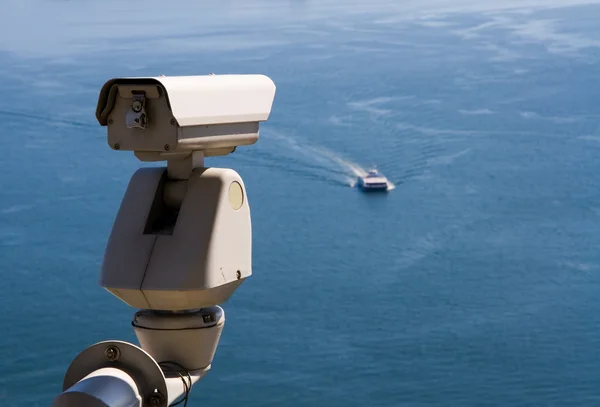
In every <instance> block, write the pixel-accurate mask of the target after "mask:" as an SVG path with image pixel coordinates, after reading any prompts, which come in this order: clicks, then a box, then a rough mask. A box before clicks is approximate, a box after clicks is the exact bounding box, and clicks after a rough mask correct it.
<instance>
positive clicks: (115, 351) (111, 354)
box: [104, 346, 121, 362]
mask: <svg viewBox="0 0 600 407" xmlns="http://www.w3.org/2000/svg"><path fill="white" fill-rule="evenodd" d="M104 356H106V359H108V360H109V361H110V362H114V361H116V360H118V359H119V357H120V356H121V351H120V350H119V348H117V347H116V346H109V347H108V348H106V350H105V351H104Z"/></svg>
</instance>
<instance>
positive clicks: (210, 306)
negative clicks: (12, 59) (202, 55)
mask: <svg viewBox="0 0 600 407" xmlns="http://www.w3.org/2000/svg"><path fill="white" fill-rule="evenodd" d="M274 96H275V85H274V83H273V82H272V81H271V79H269V78H268V77H266V76H263V75H213V74H211V75H207V76H181V77H165V76H159V77H154V78H120V79H111V80H109V81H108V82H106V84H105V85H104V86H103V87H102V89H101V91H100V96H99V99H98V107H97V110H96V118H97V119H98V121H99V122H100V124H101V125H102V126H107V127H108V129H107V132H108V143H109V145H110V146H111V147H112V148H113V149H115V150H127V151H133V152H134V154H135V155H136V157H137V158H138V159H140V160H141V161H167V165H166V166H164V167H150V168H141V169H138V170H137V171H136V172H135V174H134V175H133V176H132V177H131V180H130V182H129V185H128V187H127V190H126V192H125V196H124V197H123V200H122V201H121V206H120V208H119V211H118V213H117V216H116V218H115V221H114V224H113V227H112V231H111V233H110V237H109V239H108V243H107V246H106V250H105V252H104V259H103V261H102V266H101V272H100V285H101V286H102V287H104V288H105V289H106V290H108V291H109V292H111V293H112V294H114V295H115V296H116V297H118V298H119V299H121V300H122V301H123V302H125V303H126V304H128V305H130V306H131V307H134V308H137V309H138V311H137V312H136V313H135V316H134V318H133V321H132V325H133V329H134V332H135V335H136V336H137V338H138V340H139V342H140V346H141V347H138V346H136V345H134V344H130V343H128V342H123V341H114V340H113V341H103V342H99V343H96V344H94V345H92V346H90V347H88V348H87V349H86V350H84V351H83V352H81V353H80V354H79V355H77V357H76V358H75V359H74V360H73V361H72V362H71V365H70V366H69V368H68V369H67V373H66V374H65V378H64V382H63V393H61V394H60V395H59V396H58V397H57V398H56V399H55V401H54V404H53V406H54V407H64V406H74V405H86V406H90V407H94V406H111V407H112V406H115V407H116V406H117V405H119V406H121V405H128V406H142V405H143V406H154V407H167V406H169V405H172V404H173V405H176V404H178V403H179V402H181V401H183V400H187V397H188V395H189V391H190V389H191V387H192V386H193V385H194V383H196V382H197V381H198V380H200V378H202V377H203V376H204V375H205V374H206V373H207V372H208V370H209V369H210V367H211V365H212V362H213V358H214V356H215V352H216V350H217V346H218V343H219V339H220V336H221V332H222V330H223V326H224V324H225V313H224V310H223V308H221V307H220V305H219V304H222V303H223V302H225V301H227V300H228V299H229V297H230V296H231V295H232V294H233V292H234V291H235V290H236V288H237V287H239V286H240V284H242V282H243V281H245V279H246V278H248V277H249V276H250V275H251V274H252V228H251V222H250V207H249V206H248V197H247V194H246V188H245V186H244V182H243V181H242V178H241V177H240V175H239V174H238V173H237V172H235V171H234V170H232V169H228V168H208V167H205V166H204V157H205V156H207V157H210V156H218V155H227V154H229V153H231V152H233V151H234V150H235V148H236V147H237V146H242V145H250V144H253V143H255V142H256V141H257V139H258V129H259V122H262V121H266V120H267V119H268V117H269V114H270V112H271V105H272V103H273V99H274ZM181 397H183V399H180V398H181ZM177 400H179V401H177Z"/></svg>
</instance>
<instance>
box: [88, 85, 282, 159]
mask: <svg viewBox="0 0 600 407" xmlns="http://www.w3.org/2000/svg"><path fill="white" fill-rule="evenodd" d="M274 97H275V84H274V83H273V81H272V80H271V79H270V78H268V77H267V76H264V75H213V74H211V75H197V76H170V77H168V76H158V77H146V78H143V77H139V78H115V79H111V80H109V81H107V82H106V83H105V84H104V86H103V87H102V90H101V91H100V96H99V98H98V105H97V108H96V118H97V119H98V122H99V123H100V125H102V126H108V144H109V146H110V147H111V148H112V149H115V150H126V151H134V152H135V155H136V156H137V157H138V159H140V160H141V161H161V160H166V159H168V158H170V157H173V156H174V155H187V154H189V153H190V152H192V151H203V153H204V156H206V157H208V156H218V155H227V154H229V153H231V152H233V151H234V150H235V148H236V147H237V146H242V145H250V144H254V143H255V142H256V141H257V140H258V136H259V122H261V121H266V120H267V119H268V118H269V115H270V113H271V107H272V105H273V99H274Z"/></svg>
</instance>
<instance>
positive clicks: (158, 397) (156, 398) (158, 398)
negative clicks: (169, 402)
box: [148, 393, 164, 407]
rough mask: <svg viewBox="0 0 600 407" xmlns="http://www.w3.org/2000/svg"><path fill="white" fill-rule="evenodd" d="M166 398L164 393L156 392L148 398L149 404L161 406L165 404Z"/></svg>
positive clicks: (155, 406) (156, 406)
mask: <svg viewBox="0 0 600 407" xmlns="http://www.w3.org/2000/svg"><path fill="white" fill-rule="evenodd" d="M163 401H164V398H163V396H162V394H160V393H155V394H153V395H152V396H150V397H149V398H148V404H149V405H150V406H152V407H159V406H160V405H162V404H163Z"/></svg>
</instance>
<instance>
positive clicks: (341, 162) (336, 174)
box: [263, 130, 396, 191]
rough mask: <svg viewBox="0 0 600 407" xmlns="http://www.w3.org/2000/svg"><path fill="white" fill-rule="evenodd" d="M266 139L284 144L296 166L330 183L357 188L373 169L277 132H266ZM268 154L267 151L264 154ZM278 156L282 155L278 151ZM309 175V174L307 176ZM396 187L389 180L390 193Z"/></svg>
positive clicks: (323, 148)
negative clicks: (359, 181)
mask: <svg viewBox="0 0 600 407" xmlns="http://www.w3.org/2000/svg"><path fill="white" fill-rule="evenodd" d="M263 136H264V137H265V138H269V139H270V140H273V141H277V142H279V143H281V144H284V145H285V146H286V147H287V148H288V150H289V151H291V152H293V156H292V157H288V160H289V159H292V160H293V161H294V164H296V165H297V164H301V167H303V170H304V171H306V172H307V173H310V174H311V175H313V176H320V177H323V178H326V179H328V180H330V181H335V182H336V183H340V184H343V185H347V186H350V187H352V188H355V187H356V186H357V183H358V178H359V177H364V176H366V175H367V174H368V172H369V170H370V169H372V168H365V167H363V166H361V165H359V164H357V163H356V162H353V161H351V160H349V159H347V158H344V157H342V155H341V154H338V153H336V152H334V151H331V150H329V149H327V148H325V147H321V146H316V145H314V144H309V143H301V142H299V141H298V140H297V139H295V138H293V137H290V136H287V135H284V134H281V133H279V132H275V131H272V130H271V131H268V132H265V134H264V135H263ZM264 153H267V152H266V151H264V152H263V154H264ZM269 155H272V154H269ZM277 155H282V153H281V151H278V153H277ZM307 175H308V174H307ZM394 188H396V186H395V185H394V184H393V183H392V182H390V181H389V180H388V188H387V189H388V191H391V190H393V189H394Z"/></svg>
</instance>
